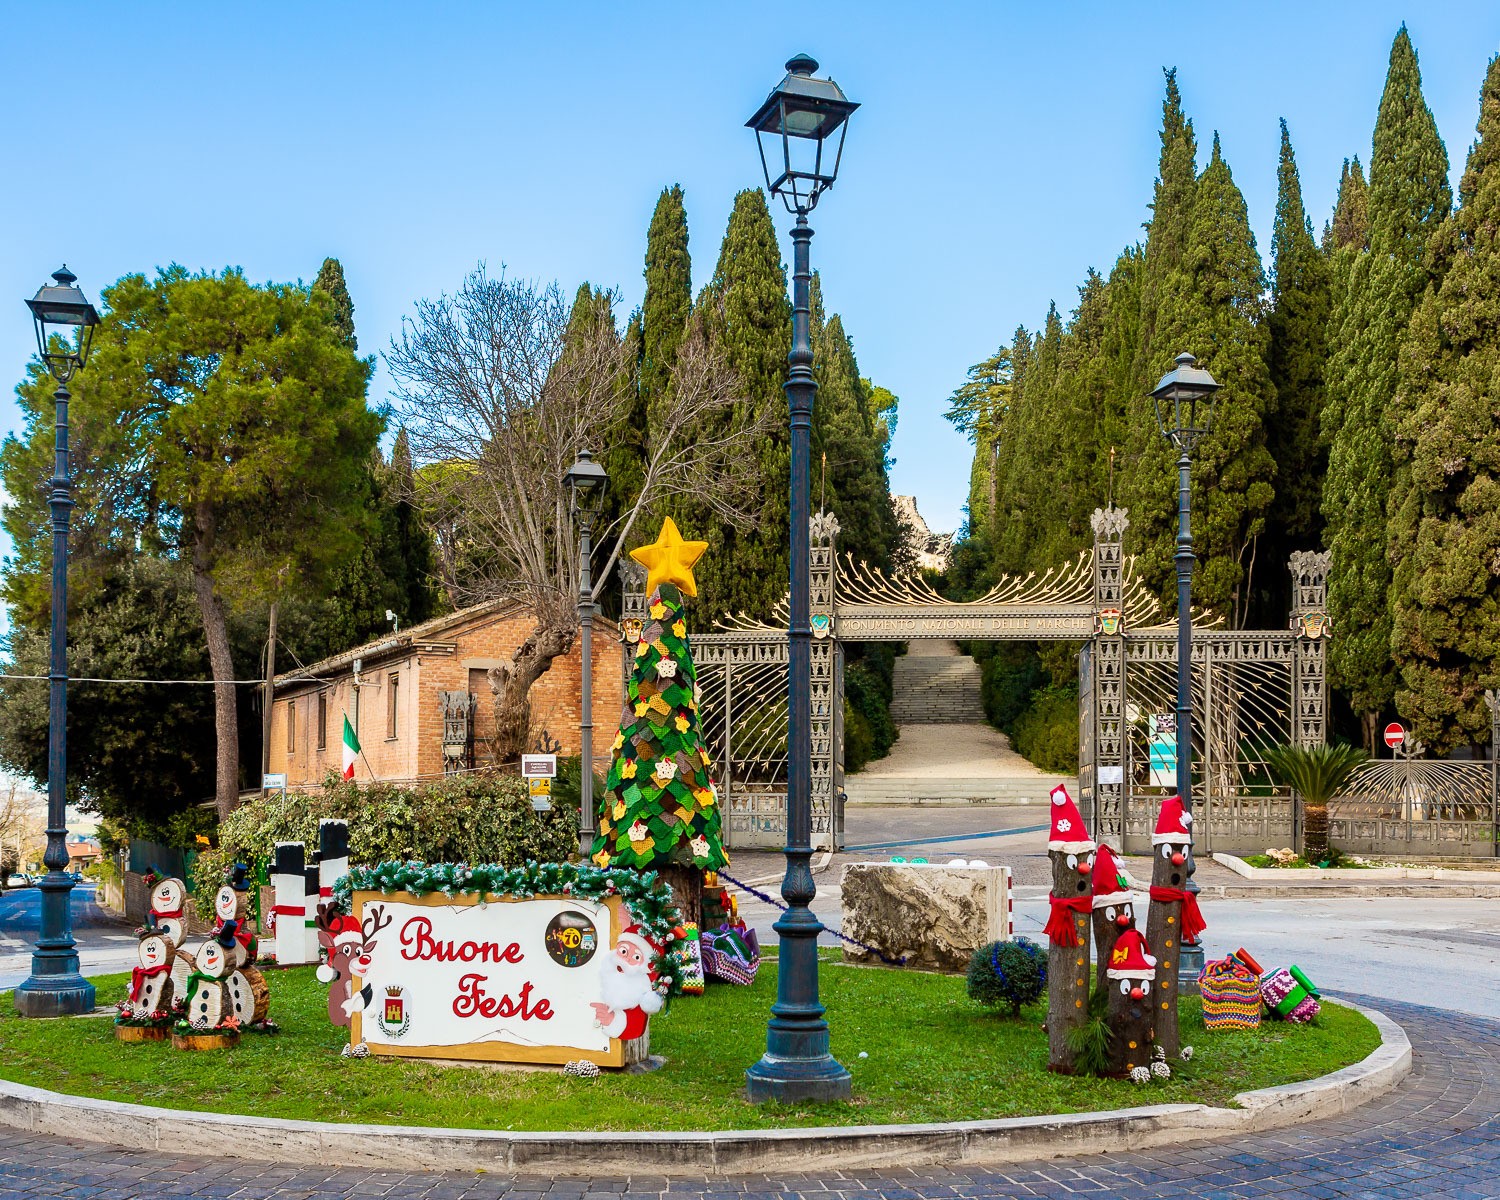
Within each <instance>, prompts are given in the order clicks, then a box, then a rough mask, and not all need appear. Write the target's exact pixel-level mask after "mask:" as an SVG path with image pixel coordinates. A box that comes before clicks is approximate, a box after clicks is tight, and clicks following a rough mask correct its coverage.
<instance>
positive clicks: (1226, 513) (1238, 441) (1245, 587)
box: [1130, 135, 1275, 625]
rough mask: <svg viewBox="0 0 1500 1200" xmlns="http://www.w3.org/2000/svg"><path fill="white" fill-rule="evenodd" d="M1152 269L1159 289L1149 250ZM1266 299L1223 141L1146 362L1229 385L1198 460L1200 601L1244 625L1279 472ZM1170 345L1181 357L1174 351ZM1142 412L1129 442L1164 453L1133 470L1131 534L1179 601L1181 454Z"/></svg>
mask: <svg viewBox="0 0 1500 1200" xmlns="http://www.w3.org/2000/svg"><path fill="white" fill-rule="evenodd" d="M1153 224H1154V222H1153ZM1152 236H1155V234H1154V230H1153V235H1152ZM1146 259H1147V278H1148V281H1149V277H1150V260H1151V252H1150V248H1149V244H1148V248H1147V254H1146ZM1264 290H1265V277H1264V273H1263V271H1262V269H1261V265H1260V257H1259V255H1258V254H1257V253H1256V249H1255V237H1254V235H1253V234H1252V233H1251V232H1250V222H1249V215H1248V212H1247V210H1246V207H1245V199H1244V196H1243V195H1241V193H1240V190H1239V188H1238V187H1236V186H1235V183H1234V178H1233V176H1232V174H1231V173H1230V170H1229V165H1228V164H1227V163H1226V162H1225V161H1224V157H1223V154H1222V153H1221V151H1220V147H1219V139H1218V136H1217V135H1215V136H1214V143H1213V152H1212V154H1211V156H1210V159H1209V164H1208V166H1207V167H1205V168H1204V170H1203V174H1202V176H1201V177H1200V178H1199V179H1198V182H1197V186H1196V189H1195V195H1194V200H1193V213H1192V223H1191V226H1190V228H1189V231H1188V238H1187V242H1186V246H1185V249H1184V254H1183V264H1182V267H1181V269H1180V271H1179V272H1178V273H1177V277H1176V279H1175V280H1174V281H1173V282H1172V285H1171V287H1170V288H1169V289H1168V290H1167V293H1166V299H1165V301H1164V303H1163V305H1162V307H1161V308H1160V309H1159V310H1158V312H1157V313H1156V318H1155V319H1156V336H1157V340H1158V344H1159V345H1160V347H1161V350H1160V355H1161V357H1160V358H1159V359H1158V358H1155V357H1152V358H1151V359H1149V360H1148V361H1149V362H1150V364H1151V366H1152V369H1153V373H1154V372H1155V371H1158V370H1159V371H1160V372H1163V373H1165V372H1166V371H1168V370H1170V369H1171V368H1172V359H1173V358H1174V357H1175V356H1176V354H1178V353H1181V352H1182V351H1184V350H1186V351H1188V352H1190V353H1192V354H1195V355H1197V357H1198V362H1199V365H1200V366H1202V367H1203V368H1205V369H1206V370H1208V371H1210V372H1211V373H1212V374H1213V376H1214V378H1215V379H1216V380H1218V382H1219V384H1220V391H1219V393H1218V396H1217V404H1216V408H1215V416H1214V426H1213V430H1212V431H1211V432H1210V434H1209V436H1208V437H1206V438H1205V439H1204V440H1203V441H1202V442H1201V443H1200V444H1199V445H1198V447H1197V448H1196V449H1195V450H1194V454H1193V549H1194V551H1195V552H1196V554H1197V556H1198V567H1197V569H1196V570H1195V572H1194V576H1193V601H1194V603H1195V604H1199V605H1202V606H1203V607H1205V608H1207V609H1209V610H1211V611H1213V612H1216V613H1219V614H1221V615H1222V616H1224V617H1226V618H1227V619H1229V620H1230V621H1231V622H1232V623H1234V624H1236V625H1239V624H1242V623H1243V622H1244V619H1245V614H1246V607H1247V601H1248V592H1249V590H1250V588H1251V587H1252V586H1253V582H1254V581H1253V573H1254V570H1255V568H1256V566H1257V555H1256V550H1257V541H1258V538H1259V536H1260V534H1261V533H1262V532H1263V531H1264V528H1265V514H1266V511H1267V510H1268V509H1269V507H1270V504H1271V499H1272V496H1273V494H1274V492H1273V487H1272V483H1271V480H1272V478H1273V476H1274V474H1275V464H1274V462H1273V461H1272V459H1271V456H1270V453H1269V452H1268V451H1267V449H1266V445H1265V420H1266V414H1267V413H1268V412H1269V411H1270V410H1271V408H1272V405H1273V403H1274V393H1273V390H1272V385H1271V379H1270V376H1269V374H1268V372H1267V370H1266V362H1265V355H1266V328H1265V324H1264V321H1263V319H1262V318H1263V314H1262V311H1261V305H1262V301H1261V296H1262V293H1263V292H1264ZM1167 347H1176V349H1175V350H1172V351H1171V352H1170V353H1168V352H1167V350H1166V348H1167ZM1155 353H1157V352H1153V354H1155ZM1156 378H1159V376H1154V377H1153V378H1152V379H1151V380H1150V382H1149V383H1148V384H1147V385H1146V386H1147V387H1150V386H1153V385H1154V384H1155V382H1156ZM1132 413H1133V415H1132V425H1133V426H1135V427H1134V428H1132V429H1131V431H1130V433H1131V436H1132V437H1133V438H1134V439H1135V441H1136V445H1137V446H1138V447H1140V446H1141V443H1142V441H1143V440H1145V439H1146V438H1150V439H1153V440H1154V442H1155V446H1153V447H1151V448H1145V447H1142V449H1143V450H1144V452H1143V453H1140V454H1139V457H1138V458H1137V459H1136V462H1135V465H1134V471H1135V473H1136V474H1135V478H1134V479H1133V480H1132V491H1133V493H1134V499H1133V503H1132V505H1131V522H1132V529H1131V533H1132V535H1133V536H1134V537H1135V538H1136V547H1137V552H1138V554H1139V555H1140V559H1141V567H1142V570H1143V572H1144V574H1145V577H1146V579H1147V580H1148V581H1150V582H1151V583H1152V584H1153V585H1154V586H1156V587H1157V588H1158V589H1159V594H1161V595H1162V597H1163V599H1164V600H1169V599H1170V595H1171V592H1172V590H1173V585H1172V581H1173V578H1174V573H1175V572H1174V567H1173V563H1172V555H1173V553H1174V551H1175V543H1176V534H1177V473H1176V468H1175V458H1176V456H1175V452H1173V451H1172V450H1171V449H1170V447H1169V446H1168V445H1167V442H1166V439H1165V438H1163V437H1162V436H1161V434H1160V431H1159V430H1158V428H1157V424H1156V416H1155V407H1154V404H1153V403H1152V401H1151V399H1150V396H1149V394H1147V393H1146V390H1145V388H1143V389H1142V394H1141V395H1140V396H1139V397H1138V398H1137V399H1136V400H1135V403H1134V405H1133V406H1132ZM1156 447H1160V449H1157V448H1156Z"/></svg>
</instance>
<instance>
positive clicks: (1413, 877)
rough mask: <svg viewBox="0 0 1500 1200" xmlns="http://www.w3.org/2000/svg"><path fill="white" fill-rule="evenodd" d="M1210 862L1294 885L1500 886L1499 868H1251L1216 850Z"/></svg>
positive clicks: (1244, 874)
mask: <svg viewBox="0 0 1500 1200" xmlns="http://www.w3.org/2000/svg"><path fill="white" fill-rule="evenodd" d="M1213 859H1214V862H1216V863H1218V864H1219V865H1220V866H1224V867H1228V868H1229V869H1230V870H1231V871H1233V872H1234V873H1235V874H1236V875H1239V876H1241V877H1243V878H1245V879H1253V880H1265V881H1266V882H1268V883H1280V884H1297V883H1304V884H1306V883H1315V884H1316V883H1322V882H1325V881H1337V882H1339V883H1358V884H1379V883H1404V882H1407V881H1408V880H1410V881H1417V880H1427V879H1431V880H1436V881H1439V882H1443V883H1458V884H1465V883H1467V884H1479V885H1481V886H1488V887H1492V888H1500V869H1488V870H1486V869H1484V868H1479V869H1475V870H1465V869H1463V868H1462V867H1252V866H1251V865H1250V864H1249V863H1247V862H1246V861H1245V860H1244V859H1243V858H1240V857H1239V856H1238V855H1234V854H1225V853H1223V852H1221V851H1216V852H1215V853H1214V856H1213Z"/></svg>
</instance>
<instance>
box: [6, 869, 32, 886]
mask: <svg viewBox="0 0 1500 1200" xmlns="http://www.w3.org/2000/svg"><path fill="white" fill-rule="evenodd" d="M35 886H36V880H35V879H33V878H32V877H31V876H30V875H25V874H23V873H22V872H20V871H16V872H14V873H13V874H11V875H8V876H6V879H5V890H6V891H10V890H12V889H13V888H25V887H35Z"/></svg>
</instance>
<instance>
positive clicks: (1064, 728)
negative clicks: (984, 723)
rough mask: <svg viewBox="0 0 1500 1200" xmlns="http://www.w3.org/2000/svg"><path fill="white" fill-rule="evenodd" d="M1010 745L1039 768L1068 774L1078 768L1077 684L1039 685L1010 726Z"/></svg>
mask: <svg viewBox="0 0 1500 1200" xmlns="http://www.w3.org/2000/svg"><path fill="white" fill-rule="evenodd" d="M1010 735H1011V745H1013V746H1014V747H1015V749H1016V752H1017V753H1018V754H1021V755H1023V756H1025V757H1026V758H1027V759H1029V760H1030V761H1031V762H1033V763H1034V764H1035V765H1036V766H1038V767H1040V768H1041V769H1042V770H1043V771H1054V772H1057V773H1058V774H1063V775H1071V774H1072V773H1073V772H1075V771H1077V770H1078V688H1077V686H1076V685H1073V684H1064V685H1057V684H1054V685H1052V686H1051V687H1045V688H1042V689H1041V690H1040V691H1038V692H1035V693H1033V694H1032V696H1031V701H1030V703H1029V704H1028V705H1027V707H1026V710H1025V711H1024V712H1023V713H1021V715H1020V717H1018V718H1017V719H1016V721H1015V724H1014V725H1012V726H1011V729H1010Z"/></svg>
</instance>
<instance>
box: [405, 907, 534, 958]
mask: <svg viewBox="0 0 1500 1200" xmlns="http://www.w3.org/2000/svg"><path fill="white" fill-rule="evenodd" d="M400 941H401V957H402V958H404V959H406V960H407V962H466V963H468V962H473V961H474V960H475V959H478V960H479V961H480V962H494V963H502V962H508V963H518V962H520V961H521V960H522V959H524V958H525V957H526V956H525V954H523V953H522V952H521V946H520V944H519V943H518V942H511V943H509V944H508V945H505V946H503V947H502V946H501V944H500V943H499V942H475V941H467V942H452V941H438V940H437V939H436V938H434V937H433V936H432V921H431V919H430V918H428V917H412V918H410V919H409V920H408V921H407V922H406V924H404V925H402V926H401V933H400Z"/></svg>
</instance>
